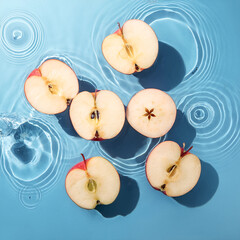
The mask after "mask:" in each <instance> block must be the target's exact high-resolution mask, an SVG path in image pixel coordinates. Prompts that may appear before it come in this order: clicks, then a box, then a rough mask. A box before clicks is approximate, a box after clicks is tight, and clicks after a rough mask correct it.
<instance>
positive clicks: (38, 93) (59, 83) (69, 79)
mask: <svg viewBox="0 0 240 240" xmlns="http://www.w3.org/2000/svg"><path fill="white" fill-rule="evenodd" d="M78 91H79V84H78V79H77V76H76V74H75V73H74V71H73V70H72V69H71V68H70V67H69V66H68V65H67V64H65V63H63V62H61V61H59V60H56V59H49V60H47V61H45V62H44V63H43V64H42V65H41V66H40V67H39V68H38V69H34V70H33V71H32V72H31V73H30V75H29V76H28V78H27V80H26V82H25V85H24V92H25V96H26V98H27V100H28V102H29V103H30V104H31V105H32V107H34V108H35V109H36V110H38V111H39V112H42V113H46V114H57V113H61V112H63V111H65V110H66V108H67V106H68V105H69V104H70V102H71V100H72V99H73V98H74V97H75V96H76V95H77V93H78Z"/></svg>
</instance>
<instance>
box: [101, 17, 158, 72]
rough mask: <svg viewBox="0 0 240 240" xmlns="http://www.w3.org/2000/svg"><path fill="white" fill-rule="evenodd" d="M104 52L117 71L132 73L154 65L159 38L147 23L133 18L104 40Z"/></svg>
mask: <svg viewBox="0 0 240 240" xmlns="http://www.w3.org/2000/svg"><path fill="white" fill-rule="evenodd" d="M102 52H103V55H104V57H105V59H106V60H107V62H108V63H109V64H110V65H111V66H112V67H113V68H115V69H116V70H117V71H119V72H122V73H125V74H132V73H134V72H138V71H141V70H142V69H146V68H149V67H151V66H152V65H153V63H154V62H155V60H156V58H157V55H158V39H157V36H156V34H155V32H154V31H153V29H152V28H151V27H150V26H149V25H148V24H147V23H145V22H143V21H141V20H138V19H132V20H128V21H127V22H125V23H124V25H123V27H122V28H121V30H120V31H117V32H115V33H113V34H111V35H109V36H107V37H106V38H105V39H104V40H103V43H102Z"/></svg>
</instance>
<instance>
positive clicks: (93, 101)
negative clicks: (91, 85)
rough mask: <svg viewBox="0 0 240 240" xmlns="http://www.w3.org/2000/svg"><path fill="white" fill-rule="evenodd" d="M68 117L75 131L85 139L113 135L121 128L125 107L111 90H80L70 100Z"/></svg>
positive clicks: (97, 138) (105, 137) (111, 136)
mask: <svg viewBox="0 0 240 240" xmlns="http://www.w3.org/2000/svg"><path fill="white" fill-rule="evenodd" d="M70 119H71V121H72V124H73V127H74V129H75V130H76V132H77V133H78V134H79V135H80V136H81V137H82V138H85V139H87V140H103V139H110V138H113V137H115V136H116V135H117V134H118V133H119V132H120V131H121V129H122V128H123V125H124V122H125V109H124V105H123V103H122V101H121V99H120V98H119V97H118V96H117V95H116V94H115V93H114V92H112V91H108V90H101V91H99V92H97V93H93V94H92V93H90V92H86V91H84V92H81V93H79V94H78V95H77V96H76V97H75V98H74V99H73V101H72V104H71V106H70Z"/></svg>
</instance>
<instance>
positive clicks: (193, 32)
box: [0, 0, 240, 240]
mask: <svg viewBox="0 0 240 240" xmlns="http://www.w3.org/2000/svg"><path fill="white" fill-rule="evenodd" d="M239 8H240V2H239V1H234V0H228V1H226V0H225V1H224V0H220V1H219V0H212V1H206V0H202V1H199V0H198V1H193V0H191V1H157V0H152V1H151V0H149V1H142V0H141V1H132V0H130V1H126V0H121V1H120V0H115V1H107V0H101V1H100V0H98V1H97V0H92V1H77V0H71V1H62V0H58V1H55V0H54V1H47V0H41V1H39V0H36V1H30V0H24V1H23V0H15V1H14V0H8V1H3V0H1V1H0V86H1V87H0V113H1V116H0V127H1V128H2V132H3V136H2V137H1V162H0V164H1V169H0V192H1V194H0V239H1V240H16V239H21V240H23V239H24V240H28V239H35V240H38V239H39V240H40V239H46V240H55V239H56V240H66V239H71V240H75V239H84V240H86V239H127V240H128V239H131V240H132V239H164V240H167V239H169V240H171V239H184V240H187V239H191V240H193V239H209V240H213V239H216V240H221V239H222V240H225V239H228V240H237V239H240V228H239V223H240V204H239V202H240V187H239V183H240V175H239V168H240V161H239V160H240V159H239V152H240V150H239V149H240V141H239V135H240V131H239V126H240V124H239V111H240V110H239V106H240V105H239V103H240V83H239V66H240V60H239V59H240V58H239V56H240V48H239V42H240V34H239V22H240V15H239ZM132 18H139V19H142V20H144V21H146V22H147V23H149V24H150V25H151V26H152V28H153V29H154V30H155V32H156V34H157V36H158V40H159V56H158V58H157V61H156V62H155V64H154V65H153V66H152V67H151V68H150V69H148V70H145V71H144V72H142V73H137V74H134V75H131V76H126V75H123V74H121V73H118V72H117V71H115V70H113V69H112V68H111V67H110V66H109V65H108V64H107V62H106V61H105V60H104V58H103V56H102V53H101V43H102V40H103V39H104V37H106V36H107V35H109V34H110V33H113V32H114V31H116V30H117V22H120V23H121V24H123V23H124V22H125V21H126V20H127V19H132ZM48 58H57V59H61V60H62V61H65V62H66V63H68V64H69V65H70V66H71V67H72V68H73V69H74V71H75V72H76V74H77V76H78V78H79V83H80V91H82V90H90V91H94V89H95V88H98V89H109V90H112V91H114V92H116V93H117V94H118V95H119V96H120V97H121V99H122V100H123V102H124V104H125V105H126V106H127V104H128V102H129V100H130V99H131V97H132V95H133V94H135V93H136V92H137V91H139V90H141V89H143V88H149V87H155V88H159V89H161V90H164V91H166V92H167V93H168V94H170V95H171V96H172V98H173V99H174V101H175V102H176V105H177V108H178V114H177V119H176V123H175V125H174V126H173V128H172V129H171V130H170V132H169V133H168V134H167V135H166V136H164V137H162V138H160V139H154V140H151V139H148V138H145V137H143V136H141V135H140V134H138V133H137V132H135V131H134V130H133V129H132V128H131V127H130V126H129V124H128V123H127V122H126V123H125V126H124V129H123V130H122V132H121V133H120V135H119V136H118V137H116V138H115V139H112V140H108V141H105V142H101V143H93V142H87V141H85V140H83V139H81V138H79V137H78V136H77V134H76V133H75V132H74V130H73V129H72V126H71V124H70V121H69V118H68V112H65V113H62V114H59V115H56V116H47V115H43V114H40V113H38V112H37V111H35V110H34V109H32V108H31V106H30V105H29V104H28V102H27V101H26V99H25V97H24V91H23V86H24V82H25V79H26V77H27V75H28V74H29V73H30V72H31V71H32V70H33V69H34V68H36V67H38V66H39V65H40V63H41V62H42V61H44V60H45V59H48ZM1 121H2V122H1ZM164 140H174V141H176V142H178V143H179V144H182V143H183V142H185V143H186V146H187V147H189V146H190V145H193V146H194V148H193V150H192V152H193V153H194V154H196V155H198V156H199V158H200V159H201V161H202V173H201V177H200V180H199V182H198V184H197V186H196V187H195V188H194V189H193V190H192V191H191V192H190V193H188V194H187V195H185V196H183V197H179V198H169V197H167V196H165V195H163V194H161V193H160V192H158V191H155V190H154V189H152V188H151V187H150V185H149V184H148V182H147V179H146V177H145V173H144V163H145V159H146V157H147V155H148V153H149V152H150V151H151V149H152V148H153V147H154V146H155V145H156V144H158V143H159V142H161V141H164ZM82 152H83V153H84V154H85V155H86V158H88V157H91V156H96V155H101V156H103V157H106V158H107V159H109V160H110V161H111V162H112V163H113V164H114V165H115V166H116V168H117V170H118V171H119V173H120V174H121V184H122V188H121V192H120V195H119V197H118V198H117V200H116V201H115V202H114V203H113V204H112V205H110V206H101V207H98V208H97V210H91V211H89V210H84V209H81V208H79V207H78V206H76V205H75V204H74V203H73V202H72V201H71V200H70V199H69V198H68V196H67V194H66V192H65V187H64V181H65V176H66V173H67V172H68V170H69V169H70V168H71V166H73V165H74V164H76V163H77V162H79V161H80V160H81V158H80V153H82Z"/></svg>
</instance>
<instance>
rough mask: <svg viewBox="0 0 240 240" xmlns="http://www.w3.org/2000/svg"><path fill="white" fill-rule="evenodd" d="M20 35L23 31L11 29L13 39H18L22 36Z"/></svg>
mask: <svg viewBox="0 0 240 240" xmlns="http://www.w3.org/2000/svg"><path fill="white" fill-rule="evenodd" d="M22 35H23V33H22V31H20V30H14V31H13V39H14V40H19V39H21V38H22Z"/></svg>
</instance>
